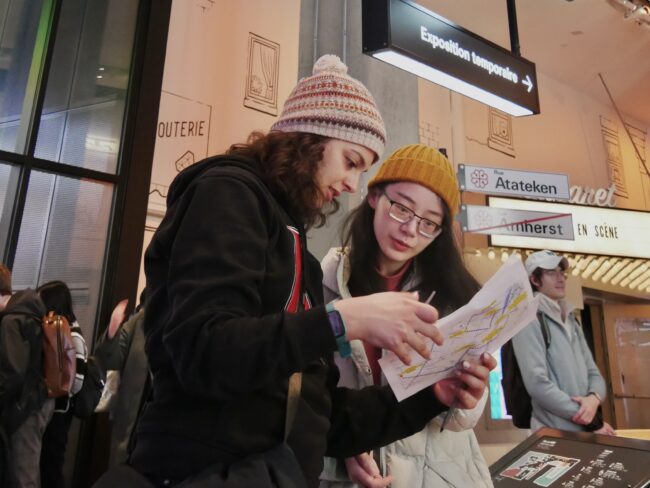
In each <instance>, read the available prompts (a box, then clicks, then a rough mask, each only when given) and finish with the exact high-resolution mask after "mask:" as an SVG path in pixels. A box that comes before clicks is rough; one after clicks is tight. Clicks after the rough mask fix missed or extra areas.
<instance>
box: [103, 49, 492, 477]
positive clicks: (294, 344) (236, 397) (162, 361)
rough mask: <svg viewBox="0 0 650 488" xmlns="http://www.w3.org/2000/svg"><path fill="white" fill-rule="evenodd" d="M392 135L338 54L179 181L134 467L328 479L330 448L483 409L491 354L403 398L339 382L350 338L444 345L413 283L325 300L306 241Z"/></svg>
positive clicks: (153, 268)
mask: <svg viewBox="0 0 650 488" xmlns="http://www.w3.org/2000/svg"><path fill="white" fill-rule="evenodd" d="M227 116H228V114H223V117H227ZM384 143H385V128H384V124H383V121H382V118H381V115H380V114H379V111H378V109H377V106H376V104H375V102H374V100H373V98H372V96H371V95H370V93H369V92H368V91H367V89H366V88H365V86H363V85H362V84H361V83H360V82H359V81H357V80H355V79H354V78H352V77H350V76H349V75H347V67H346V66H345V65H344V64H343V63H341V61H340V60H339V59H338V58H337V57H336V56H331V55H326V56H323V57H321V58H320V59H319V60H318V61H317V62H316V65H315V66H314V72H313V75H312V76H309V77H306V78H304V79H302V80H300V81H299V82H298V84H297V86H296V87H295V88H294V90H293V91H292V93H291V94H290V95H289V97H288V99H287V101H286V103H285V105H284V108H283V111H282V114H281V115H280V117H279V118H278V119H277V120H276V122H275V123H274V124H273V126H272V127H271V131H270V132H269V133H267V134H261V133H253V134H252V135H251V136H250V137H249V139H248V142H247V143H245V144H235V145H233V146H231V147H230V149H229V150H228V151H227V152H226V154H225V155H222V156H218V157H213V158H208V159H206V160H204V161H202V162H199V163H196V164H194V165H192V166H190V167H188V168H186V169H185V170H183V171H182V172H181V173H180V174H179V175H178V176H177V177H176V178H175V180H174V181H173V183H172V185H171V187H170V190H169V194H168V197H167V212H166V215H165V217H164V218H163V220H162V222H161V224H160V226H159V227H158V229H157V231H156V233H155V235H154V236H153V239H152V241H151V244H150V245H149V247H148V248H147V250H146V253H145V274H146V278H147V284H146V288H147V305H146V313H145V315H144V332H145V338H146V343H145V350H146V352H147V358H148V362H149V367H150V369H151V372H152V375H153V395H152V398H151V400H150V401H149V402H148V403H147V405H146V408H145V409H144V411H143V414H142V416H141V418H140V419H139V420H138V424H137V427H136V433H135V447H134V450H133V452H132V454H131V456H130V459H129V465H130V466H132V467H133V468H135V470H136V471H137V472H138V473H140V474H142V475H144V477H145V478H146V479H147V480H148V481H149V482H150V483H151V484H153V485H154V486H160V487H166V486H173V485H175V484H179V483H185V485H187V486H209V485H210V484H211V483H212V484H214V485H218V483H220V482H222V480H223V479H228V481H229V482H233V483H235V481H234V480H235V479H240V485H241V486H256V487H264V486H282V487H284V486H296V487H297V486H300V487H305V486H309V487H315V486H318V482H319V481H318V476H319V474H320V472H321V470H322V460H323V456H324V455H325V454H326V453H328V454H330V455H334V456H340V457H348V456H352V455H356V454H358V453H360V452H363V451H367V450H369V449H371V448H373V447H375V446H379V445H381V444H385V443H389V442H392V441H394V440H396V439H399V438H402V437H404V436H406V435H410V434H412V433H413V432H415V431H418V430H420V429H421V428H422V427H423V426H424V425H425V423H426V422H428V421H429V420H430V419H431V418H432V417H434V416H436V415H438V414H439V413H440V412H442V411H443V410H446V409H447V406H448V405H451V404H452V403H454V402H457V404H458V405H460V406H461V407H462V408H472V407H474V406H475V405H476V403H477V401H478V400H479V399H480V397H481V395H482V394H483V391H484V389H485V384H486V381H487V377H488V374H489V370H490V369H491V368H494V366H495V364H496V363H495V361H494V359H493V358H491V357H486V358H484V359H483V361H481V362H473V363H471V364H467V368H465V369H463V370H462V371H459V376H458V381H459V382H456V381H450V380H445V381H441V382H439V383H437V384H436V385H435V386H434V387H433V388H430V389H425V390H424V391H422V392H420V393H419V394H417V395H415V396H413V397H412V398H410V399H408V400H406V401H404V402H401V403H398V402H397V401H396V399H395V397H394V395H393V394H392V392H391V391H390V389H389V388H387V387H370V388H367V389H365V390H361V391H352V390H347V389H344V388H336V383H337V382H338V371H337V369H336V367H335V365H334V364H333V360H332V354H333V352H334V351H336V350H337V349H338V350H346V348H347V347H349V342H348V341H349V340H350V339H363V340H365V341H366V342H368V343H370V344H372V345H373V346H376V347H382V348H385V349H389V350H393V351H395V352H396V353H397V354H398V356H399V357H401V358H406V357H407V356H408V351H409V348H414V349H415V350H417V351H419V352H420V353H421V354H422V355H425V356H427V357H428V351H427V350H426V348H425V347H424V341H423V340H422V339H421V336H420V334H422V335H426V336H428V337H430V338H432V339H433V340H435V341H437V342H440V341H441V335H440V333H439V332H438V331H437V330H436V327H435V325H434V323H435V321H436V319H437V312H436V310H435V308H434V307H432V306H431V305H427V304H424V303H420V302H419V301H418V299H417V296H416V294H414V293H396V292H391V293H382V294H375V295H371V296H368V297H354V298H349V299H345V300H340V301H339V302H336V304H335V305H334V307H333V308H326V307H325V305H324V304H323V296H322V284H321V283H322V273H321V271H320V266H319V263H318V261H317V260H316V259H315V258H314V257H313V256H312V255H311V254H310V253H309V252H308V251H307V249H306V237H305V228H308V227H311V226H315V225H318V224H322V223H324V222H325V220H326V217H327V215H328V214H329V213H330V212H331V211H333V210H335V209H336V204H335V201H336V198H337V197H338V196H339V195H340V194H341V193H343V192H355V191H356V190H357V188H358V182H359V176H360V175H361V173H363V172H365V171H367V170H368V169H369V168H370V166H371V165H372V164H373V163H374V162H375V161H377V160H378V158H379V157H380V156H381V154H382V151H383V148H384ZM407 361H408V360H407ZM293 378H299V379H300V381H299V383H300V386H299V388H298V396H297V403H296V404H294V405H295V407H296V408H295V410H293V412H294V415H293V420H291V416H290V415H288V414H287V413H288V408H287V406H288V403H289V402H288V399H291V398H294V399H296V396H295V395H292V394H290V393H289V390H292V386H291V385H295V384H296V383H294V382H293V381H292V380H293ZM294 391H295V390H294ZM285 441H286V442H285ZM109 475H110V473H109V474H107V475H106V477H105V478H103V479H102V480H100V483H98V484H97V486H101V483H104V485H105V486H107V482H108V480H109ZM241 479H245V480H247V481H246V483H245V482H242V481H241ZM272 480H273V481H272ZM240 485H237V486H240Z"/></svg>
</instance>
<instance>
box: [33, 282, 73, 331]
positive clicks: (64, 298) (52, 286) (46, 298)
mask: <svg viewBox="0 0 650 488" xmlns="http://www.w3.org/2000/svg"><path fill="white" fill-rule="evenodd" d="M36 292H37V293H38V294H39V296H40V297H41V300H43V303H44V304H45V310H47V311H48V312H54V313H55V314H57V315H63V316H64V317H65V318H66V319H68V322H70V324H72V323H73V322H76V321H77V317H75V314H74V311H73V310H72V296H71V295H70V288H68V285H66V284H65V283H64V282H63V281H50V282H48V283H44V284H42V285H41V286H39V287H38V288H36Z"/></svg>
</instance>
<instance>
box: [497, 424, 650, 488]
mask: <svg viewBox="0 0 650 488" xmlns="http://www.w3.org/2000/svg"><path fill="white" fill-rule="evenodd" d="M649 466H650V442H649V441H642V440H637V439H627V438H621V437H613V436H603V435H595V434H588V433H578V432H563V431H559V430H554V429H548V428H546V429H541V430H539V431H537V432H535V433H534V434H533V435H532V436H530V437H529V438H528V439H526V440H525V441H523V442H522V443H521V444H519V445H518V446H517V447H516V448H514V449H513V450H512V451H510V452H509V453H508V454H506V455H505V456H503V457H502V458H501V459H500V460H498V461H497V462H496V463H494V464H493V465H492V466H491V467H490V473H491V474H492V480H493V483H494V486H495V488H500V487H504V488H507V487H513V488H514V487H518V488H525V487H527V486H530V487H533V486H542V487H558V488H588V487H600V488H609V487H611V488H614V487H630V488H645V487H650V468H649Z"/></svg>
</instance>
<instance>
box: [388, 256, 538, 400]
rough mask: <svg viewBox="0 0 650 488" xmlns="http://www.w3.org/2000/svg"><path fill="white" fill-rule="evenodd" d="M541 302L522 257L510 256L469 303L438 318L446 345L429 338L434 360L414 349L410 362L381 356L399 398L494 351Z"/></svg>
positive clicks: (392, 356)
mask: <svg viewBox="0 0 650 488" xmlns="http://www.w3.org/2000/svg"><path fill="white" fill-rule="evenodd" d="M538 301H539V300H538V299H537V298H533V290H532V288H531V286H530V283H529V281H528V275H527V274H526V270H525V269H524V266H523V264H522V262H521V259H520V258H519V257H516V256H514V255H513V256H511V257H510V258H509V259H508V260H507V261H506V262H505V263H504V264H503V265H502V266H501V268H499V270H498V271H497V272H496V273H495V274H494V276H492V277H491V278H490V279H489V280H488V281H487V282H486V283H485V284H484V285H483V288H481V290H479V292H478V293H476V295H474V297H472V299H471V300H470V301H469V303H467V305H465V306H464V307H461V308H459V309H458V310H456V311H455V312H454V313H452V314H451V315H448V316H447V317H444V318H442V319H440V320H438V322H437V323H436V325H437V327H438V329H439V330H440V332H441V333H442V336H443V337H444V343H443V344H442V345H441V346H437V345H435V344H434V343H433V342H432V341H431V340H429V339H427V347H430V348H431V353H432V354H431V359H430V360H423V359H422V357H421V356H419V355H418V354H417V353H415V352H411V364H410V365H408V366H406V365H404V363H402V362H401V361H400V360H399V359H398V358H397V356H395V355H394V354H393V353H391V352H390V351H387V352H386V353H385V354H384V357H382V358H381V359H380V360H379V364H380V365H381V368H382V370H383V372H384V375H385V376H386V378H387V380H388V383H389V384H390V386H391V388H392V389H393V392H394V393H395V397H396V398H397V400H399V401H402V400H404V399H405V398H408V397H409V396H411V395H413V394H415V393H417V392H418V391H420V390H422V389H424V388H426V387H427V386H430V385H433V384H434V383H436V382H438V381H440V380H442V379H444V378H449V377H451V376H453V372H454V370H455V369H456V367H457V364H458V363H459V362H460V361H463V360H475V361H478V360H479V358H480V356H481V354H482V353H484V352H488V353H493V352H495V351H496V350H497V349H499V348H500V347H501V346H502V345H503V344H505V343H506V342H507V341H508V340H510V339H511V338H512V337H513V336H514V335H515V334H517V332H519V331H520V330H521V329H523V328H524V327H525V326H526V325H528V324H529V323H530V322H531V321H532V320H533V319H534V318H535V315H536V312H537V305H538Z"/></svg>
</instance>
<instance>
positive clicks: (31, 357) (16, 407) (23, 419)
mask: <svg viewBox="0 0 650 488" xmlns="http://www.w3.org/2000/svg"><path fill="white" fill-rule="evenodd" d="M43 315H45V306H44V305H43V302H42V301H41V299H40V297H39V296H38V294H37V293H35V292H34V291H33V290H29V289H28V290H24V291H20V292H17V293H15V294H12V289H11V272H10V271H9V269H8V268H7V266H5V265H4V264H2V263H0V317H1V319H0V451H2V458H4V459H1V458H0V482H4V483H5V484H4V485H3V486H7V487H9V488H38V487H39V486H40V479H39V478H40V471H39V467H38V465H39V459H40V455H41V443H42V438H43V432H44V431H45V427H46V426H47V424H48V422H49V421H50V419H51V418H52V412H53V411H54V400H53V399H51V398H48V397H47V388H46V387H45V382H44V380H43V374H42V371H43V345H42V333H41V331H42V329H41V317H43ZM3 478H4V479H3Z"/></svg>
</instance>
